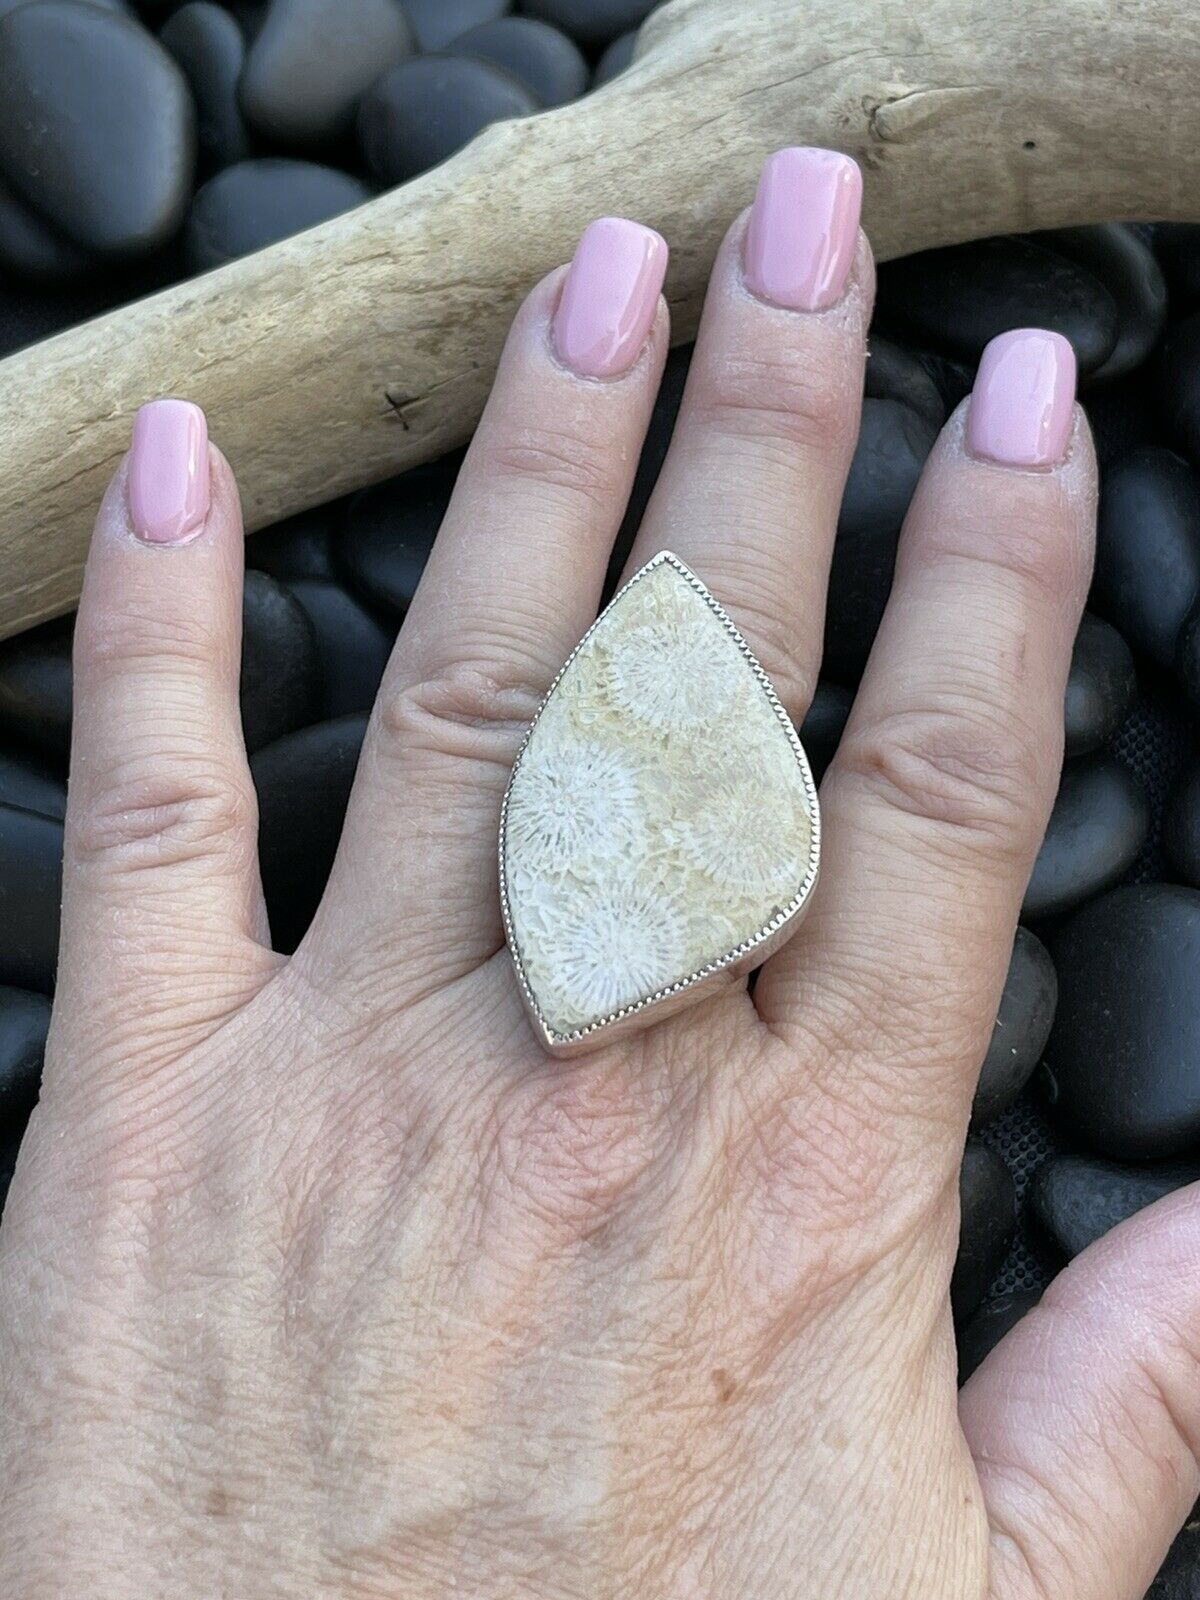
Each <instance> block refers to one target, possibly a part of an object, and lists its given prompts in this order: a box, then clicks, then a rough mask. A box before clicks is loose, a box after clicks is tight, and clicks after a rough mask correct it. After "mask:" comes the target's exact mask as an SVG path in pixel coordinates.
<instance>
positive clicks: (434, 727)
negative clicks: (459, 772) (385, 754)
mask: <svg viewBox="0 0 1200 1600" xmlns="http://www.w3.org/2000/svg"><path fill="white" fill-rule="evenodd" d="M541 699H542V694H541V691H540V690H538V689H537V688H536V687H534V686H533V685H532V684H531V683H530V682H529V681H528V679H527V678H526V677H525V676H524V675H522V674H521V673H520V672H519V671H517V670H515V669H512V670H510V669H506V668H505V667H504V666H502V665H500V664H498V663H496V662H491V663H486V664H482V663H481V664H476V663H474V662H470V661H449V662H446V663H445V664H444V665H442V666H441V667H439V668H438V669H437V670H436V671H435V672H433V673H431V674H429V675H428V676H426V677H424V678H421V679H419V680H417V681H416V682H413V683H406V684H402V685H401V686H400V687H399V688H397V689H395V690H394V691H389V690H387V689H386V688H385V690H384V691H383V693H382V694H381V695H380V698H379V701H378V704H377V707H376V716H377V718H378V722H379V728H380V732H381V734H382V742H383V745H384V748H385V749H391V750H394V751H397V752H398V753H399V754H400V755H401V757H402V758H403V759H405V760H406V761H417V762H419V761H420V760H421V758H422V757H423V756H432V757H435V758H444V757H455V758H459V759H462V760H466V761H472V762H480V763H483V764H484V765H493V766H496V767H497V768H501V769H503V771H504V772H505V774H507V772H508V770H509V769H510V768H511V766H512V764H513V761H514V760H515V759H516V754H517V750H518V748H519V746H520V743H521V740H522V739H523V738H524V736H525V731H526V729H527V728H528V726H529V724H530V722H531V721H532V720H533V717H534V715H535V714H536V712H537V709H538V706H539V705H540V703H541Z"/></svg>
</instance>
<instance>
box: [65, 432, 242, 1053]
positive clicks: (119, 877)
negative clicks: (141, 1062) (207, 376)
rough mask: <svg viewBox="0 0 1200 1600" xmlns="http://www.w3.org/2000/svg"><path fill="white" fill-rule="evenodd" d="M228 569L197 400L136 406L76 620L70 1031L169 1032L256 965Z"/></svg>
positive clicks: (236, 629)
mask: <svg viewBox="0 0 1200 1600" xmlns="http://www.w3.org/2000/svg"><path fill="white" fill-rule="evenodd" d="M241 582H242V522H241V512H240V508H239V505H238V496H237V489H236V487H235V485H234V481H233V476H232V474H231V472H230V470H229V467H228V465H227V464H226V463H225V461H224V459H223V458H222V457H221V456H220V455H219V454H218V453H217V452H216V451H210V448H209V445H208V438H207V428H206V425H205V420H204V414H203V412H201V411H200V410H199V408H198V407H196V406H193V405H189V404H187V403H186V402H184V401H181V400H160V401H156V402H154V403H153V404H152V405H149V406H146V407H144V408H143V409H142V411H140V412H139V413H138V416H137V419H136V421H135V424H134V432H133V444H132V448H131V451H130V454H129V456H128V458H127V459H126V461H125V462H124V463H123V464H122V466H121V468H120V470H119V471H118V472H117V475H116V477H115V478H114V479H113V481H112V483H111V484H110V486H109V489H108V492H107V494H106V495H105V498H104V503H103V505H102V506H101V509H100V514H99V517H98V519H97V522H96V530H95V534H94V536H93V539H92V545H91V551H90V553H89V556H88V563H87V571H86V575H85V579H84V585H83V594H82V597H81V599H80V603H79V615H78V619H77V622H76V628H75V690H74V736H73V744H72V751H71V782H70V790H69V796H70V798H69V804H68V807H67V821H66V843H65V863H64V865H65V871H64V880H63V884H64V887H63V938H62V953H61V963H60V964H61V971H60V979H59V997H60V1002H61V1003H60V1006H59V1015H60V1017H63V1016H65V1017H73V1018H76V1019H77V1020H78V1023H79V1025H80V1026H85V1027H94V1022H95V1018H96V1017H97V1016H103V1017H113V1016H114V1015H118V1016H121V1017H124V1018H126V1019H137V1022H138V1024H139V1026H144V1025H145V1024H146V1023H147V1022H149V1023H150V1024H151V1025H152V1026H153V1025H156V1019H157V1026H158V1027H160V1028H169V1029H170V1030H172V1032H177V1031H179V1030H181V1029H186V1028H188V1027H190V1026H192V1025H193V1024H194V1023H196V1022H198V1021H204V1020H206V1019H208V1018H209V1017H211V1016H213V1015H217V1014H219V1013H221V1012H222V1011H223V1010H225V1009H227V1008H228V1006H229V1005H230V1003H231V1000H233V999H235V998H237V997H240V996H242V995H244V994H245V993H246V991H247V986H248V985H250V984H252V983H253V982H255V981H258V980H259V978H260V977H261V974H262V971H263V964H264V957H265V956H266V954H267V953H266V952H265V951H264V949H263V940H264V938H265V930H266V923H265V916H264V913H263V908H262V896H261V890H260V888H259V881H258V869H257V860H256V844H255V836H256V808H255V803H254V791H253V787H252V785H251V782H250V775H249V771H248V768H247V764H246V754H245V749H244V747H243V744H242V735H241V723H240V718H239V712H238V671H239V659H240V636H241ZM111 1037H112V1035H110V1038H111ZM71 1054H72V1052H69V1051H67V1052H64V1051H58V1052H56V1053H55V1057H56V1059H63V1058H65V1057H69V1056H71ZM81 1064H82V1065H84V1066H87V1067H88V1069H89V1070H90V1068H91V1062H90V1060H89V1059H88V1057H87V1056H86V1055H85V1056H84V1057H82V1058H81Z"/></svg>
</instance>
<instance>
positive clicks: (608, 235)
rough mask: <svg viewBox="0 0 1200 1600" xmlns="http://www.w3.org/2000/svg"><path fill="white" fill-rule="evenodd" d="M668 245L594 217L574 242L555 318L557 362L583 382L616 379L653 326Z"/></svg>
mask: <svg viewBox="0 0 1200 1600" xmlns="http://www.w3.org/2000/svg"><path fill="white" fill-rule="evenodd" d="M666 271H667V244H666V240H665V239H664V238H663V237H662V235H661V234H657V233H655V231H654V229H653V228H643V227H642V226H641V225H640V223H637V222H626V221H625V219H624V218H623V217H599V218H597V220H596V221H595V222H593V223H590V224H589V225H588V226H587V227H586V228H585V229H584V230H583V233H582V235H581V236H580V240H579V243H578V245H577V246H576V248H575V256H574V259H573V260H572V262H571V265H570V267H569V268H568V270H567V276H566V279H565V280H564V282H563V286H562V294H561V295H560V296H559V301H558V309H557V310H556V311H555V313H554V322H553V327H552V332H553V337H554V348H555V350H557V352H558V358H559V360H560V361H561V362H562V363H563V364H564V366H568V367H570V368H571V370H572V372H578V373H579V374H580V376H581V377H584V378H615V377H616V376H618V374H620V373H622V372H627V371H628V370H629V368H630V367H631V366H632V365H633V363H634V362H635V361H636V360H637V358H638V355H639V353H640V351H641V348H642V346H643V345H644V344H645V342H646V340H647V338H648V337H649V334H650V329H651V328H652V327H653V326H654V314H655V312H656V311H657V310H658V296H659V292H660V291H661V289H662V285H663V278H664V277H665V276H666Z"/></svg>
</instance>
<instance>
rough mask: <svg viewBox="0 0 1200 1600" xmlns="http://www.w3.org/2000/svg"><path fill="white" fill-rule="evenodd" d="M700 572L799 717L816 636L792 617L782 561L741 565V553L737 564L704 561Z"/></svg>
mask: <svg viewBox="0 0 1200 1600" xmlns="http://www.w3.org/2000/svg"><path fill="white" fill-rule="evenodd" d="M704 572H705V577H706V581H708V583H709V586H710V588H712V589H713V591H714V592H715V593H717V594H720V595H723V596H725V598H726V609H727V610H728V611H729V613H730V615H731V616H732V617H733V620H734V621H735V622H736V623H737V625H738V628H739V630H740V631H741V633H742V635H743V636H744V637H745V639H746V641H747V643H748V644H749V646H750V648H751V650H753V652H754V654H755V656H756V657H757V659H758V660H759V661H760V662H761V663H762V666H763V670H764V671H765V672H766V673H767V675H768V676H769V677H770V679H771V682H772V684H773V685H774V688H775V692H776V693H777V694H778V696H779V698H780V700H781V701H782V702H783V704H784V705H785V706H786V708H787V710H788V713H789V714H790V715H791V716H792V717H793V718H797V719H798V718H800V717H802V716H803V715H804V713H805V711H806V710H807V709H808V706H809V704H810V702H811V700H812V696H813V691H814V689H815V688H816V679H817V668H818V665H819V655H820V635H819V629H814V628H810V627H808V626H807V625H805V623H804V622H803V621H802V620H799V619H798V618H797V616H796V612H797V609H798V606H797V601H796V598H795V596H794V590H795V588H796V582H795V578H794V576H793V575H792V574H791V573H790V572H789V571H788V570H787V567H786V565H785V563H784V562H783V561H775V562H773V561H771V560H770V559H769V558H768V557H766V556H762V557H760V558H759V559H758V560H755V561H746V560H745V559H744V552H743V559H742V560H741V562H740V564H739V563H737V562H729V561H727V560H723V559H721V558H719V557H718V559H716V560H714V561H707V562H705V564H704ZM789 613H791V616H790V617H789Z"/></svg>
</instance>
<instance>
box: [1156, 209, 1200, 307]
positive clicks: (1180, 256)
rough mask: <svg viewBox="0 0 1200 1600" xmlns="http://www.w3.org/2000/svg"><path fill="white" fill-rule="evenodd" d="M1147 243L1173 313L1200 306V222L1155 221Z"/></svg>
mask: <svg viewBox="0 0 1200 1600" xmlns="http://www.w3.org/2000/svg"><path fill="white" fill-rule="evenodd" d="M1150 244H1151V247H1152V249H1153V251H1154V254H1155V256H1156V257H1157V258H1158V263H1159V265H1160V266H1161V267H1162V270H1163V276H1164V277H1165V278H1166V280H1167V288H1168V290H1169V291H1170V295H1171V309H1172V311H1173V313H1174V314H1175V316H1177V317H1178V316H1180V315H1181V314H1184V313H1186V312H1189V311H1193V310H1195V308H1196V307H1197V306H1198V305H1200V223H1196V222H1156V223H1154V224H1153V226H1152V227H1151V229H1150Z"/></svg>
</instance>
